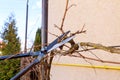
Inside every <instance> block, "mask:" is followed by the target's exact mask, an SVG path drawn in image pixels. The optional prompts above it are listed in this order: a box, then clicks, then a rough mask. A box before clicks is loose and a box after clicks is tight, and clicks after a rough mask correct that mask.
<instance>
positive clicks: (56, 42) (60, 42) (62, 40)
mask: <svg viewBox="0 0 120 80" xmlns="http://www.w3.org/2000/svg"><path fill="white" fill-rule="evenodd" d="M68 33H70V31H67V32H65V33H64V34H62V35H61V36H59V37H58V38H57V39H55V40H54V41H53V42H52V43H50V44H49V45H48V46H46V47H45V48H43V49H41V50H40V51H38V52H36V53H32V54H29V55H26V56H32V55H33V56H34V55H37V56H38V57H37V58H36V59H35V60H34V61H33V62H32V63H30V65H28V66H27V67H25V68H24V69H23V70H21V71H20V72H19V73H18V74H16V75H15V76H14V77H12V78H11V79H10V80H17V79H19V78H20V77H21V76H22V75H24V74H25V73H26V72H27V71H28V70H29V69H30V68H32V67H33V66H34V65H36V64H38V63H39V62H41V60H42V59H43V58H44V57H45V55H46V54H48V53H49V52H50V51H52V50H54V49H56V48H58V47H60V46H62V45H63V44H65V43H67V42H69V41H70V40H72V39H73V38H74V36H70V37H68V38H65V37H66V36H67V34H68ZM45 53H46V54H45ZM7 57H8V56H6V57H4V58H7ZM14 57H15V56H14ZM18 57H19V55H17V57H16V58H18ZM20 57H23V56H22V55H20Z"/></svg>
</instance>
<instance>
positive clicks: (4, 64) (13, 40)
mask: <svg viewBox="0 0 120 80" xmlns="http://www.w3.org/2000/svg"><path fill="white" fill-rule="evenodd" d="M17 35H18V34H17V27H16V21H15V19H14V16H13V15H11V16H10V17H9V18H8V20H7V21H6V22H5V25H4V28H3V32H2V34H1V37H2V39H3V42H4V43H5V46H4V48H3V49H2V54H3V55H10V54H16V53H18V52H20V46H21V44H20V40H19V37H18V36H17ZM19 70H20V59H12V60H4V61H0V80H9V79H10V78H11V77H13V76H14V75H15V74H16V73H17V72H18V71H19Z"/></svg>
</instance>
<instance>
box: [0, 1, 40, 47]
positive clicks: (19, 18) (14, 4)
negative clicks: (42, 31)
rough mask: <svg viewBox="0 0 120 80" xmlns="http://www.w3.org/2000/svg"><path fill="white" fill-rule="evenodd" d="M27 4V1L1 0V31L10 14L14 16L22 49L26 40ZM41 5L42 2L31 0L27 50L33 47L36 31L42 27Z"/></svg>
mask: <svg viewBox="0 0 120 80" xmlns="http://www.w3.org/2000/svg"><path fill="white" fill-rule="evenodd" d="M26 2H27V0H0V31H1V30H2V27H3V26H4V23H5V21H6V20H7V18H8V17H9V16H10V14H11V13H12V14H14V15H15V19H16V27H17V28H18V36H19V37H20V40H21V43H22V48H23V47H24V40H25V21H26ZM41 4H42V0H29V12H28V13H29V14H28V37H27V41H28V44H27V45H28V47H27V48H30V47H31V44H32V43H33V41H34V39H35V33H36V30H37V29H38V28H40V27H41Z"/></svg>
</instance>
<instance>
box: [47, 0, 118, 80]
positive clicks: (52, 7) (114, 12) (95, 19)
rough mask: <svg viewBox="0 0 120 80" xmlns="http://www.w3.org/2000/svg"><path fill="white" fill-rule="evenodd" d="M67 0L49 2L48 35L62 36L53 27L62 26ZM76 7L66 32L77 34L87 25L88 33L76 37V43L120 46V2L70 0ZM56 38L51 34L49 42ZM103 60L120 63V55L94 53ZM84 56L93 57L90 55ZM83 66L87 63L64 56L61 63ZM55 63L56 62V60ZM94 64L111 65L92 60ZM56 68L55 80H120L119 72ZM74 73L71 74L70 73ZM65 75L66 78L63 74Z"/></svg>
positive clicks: (51, 0) (99, 51) (53, 72)
mask: <svg viewBox="0 0 120 80" xmlns="http://www.w3.org/2000/svg"><path fill="white" fill-rule="evenodd" d="M65 4H66V0H49V32H51V33H54V34H60V31H59V30H58V29H57V28H55V27H54V24H56V25H58V26H60V24H61V21H62V16H63V13H64V9H65ZM71 4H75V5H76V6H73V7H72V8H71V9H70V10H69V11H68V13H67V17H66V20H65V24H64V30H65V31H67V30H71V32H75V31H77V30H80V29H81V28H82V26H83V25H84V24H85V30H87V33H86V34H81V35H77V36H76V37H75V40H76V42H95V43H101V44H103V45H107V46H109V45H119V44H120V5H119V4H120V1H119V0H70V3H69V5H71ZM54 39H55V37H54V36H53V35H49V42H51V41H53V40H54ZM93 53H95V54H96V55H97V56H98V57H99V58H100V59H104V60H109V61H118V62H120V55H117V54H110V53H108V52H105V51H101V50H96V51H93ZM82 54H83V55H86V56H89V57H94V58H96V57H95V56H94V55H92V54H91V53H89V52H86V53H85V52H84V53H82ZM68 61H69V62H71V63H76V62H77V63H78V64H79V63H80V64H81V63H82V64H88V63H86V62H85V61H84V60H83V59H80V60H78V59H75V58H74V59H71V57H63V58H60V59H59V62H64V63H68ZM54 62H56V61H54ZM90 62H91V63H93V64H94V65H110V66H118V67H120V65H118V64H117V65H114V64H106V63H100V62H95V61H90ZM96 70H97V71H96V72H94V70H93V69H86V68H78V67H63V66H55V65H54V66H53V67H52V72H51V75H52V76H51V78H52V80H80V79H82V80H120V77H119V76H120V71H117V70H101V69H96ZM70 72H71V73H70ZM62 74H63V75H62Z"/></svg>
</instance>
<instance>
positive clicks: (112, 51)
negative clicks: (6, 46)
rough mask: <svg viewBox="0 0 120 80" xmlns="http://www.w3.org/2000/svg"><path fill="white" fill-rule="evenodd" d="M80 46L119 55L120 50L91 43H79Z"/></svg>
mask: <svg viewBox="0 0 120 80" xmlns="http://www.w3.org/2000/svg"><path fill="white" fill-rule="evenodd" d="M80 45H81V46H88V47H93V48H94V49H100V50H104V51H107V52H110V53H117V54H120V49H119V48H116V47H109V46H108V47H107V46H103V45H101V44H96V43H91V42H81V43H80Z"/></svg>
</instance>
